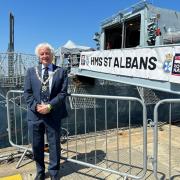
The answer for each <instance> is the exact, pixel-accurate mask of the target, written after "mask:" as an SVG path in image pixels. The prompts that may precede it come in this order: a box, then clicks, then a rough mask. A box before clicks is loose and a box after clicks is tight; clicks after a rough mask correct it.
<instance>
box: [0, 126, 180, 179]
mask: <svg viewBox="0 0 180 180" xmlns="http://www.w3.org/2000/svg"><path fill="white" fill-rule="evenodd" d="M169 128H171V132H172V135H171V137H172V141H171V145H172V150H171V154H172V156H171V163H170V165H171V172H169V169H168V168H169V158H168V157H169V156H168V155H169V150H168V149H169V138H168V132H169ZM179 128H180V127H179V126H177V125H176V126H169V125H168V124H166V125H162V126H161V127H160V128H159V136H158V137H159V142H158V144H159V149H158V177H159V178H160V179H168V177H169V175H171V177H173V179H177V180H178V179H180V165H179V164H180V138H179V132H180V131H179V130H180V129H179ZM128 132H129V130H119V131H118V132H117V131H116V130H111V131H109V132H108V134H104V133H102V134H101V135H99V136H98V137H97V138H96V140H97V147H96V165H98V166H100V167H104V168H110V169H113V170H116V171H119V172H124V173H129V174H133V175H136V176H141V174H142V172H143V169H142V162H143V160H142V157H143V156H142V152H143V145H142V128H141V127H139V128H133V129H131V141H132V147H131V149H129V147H128V141H129V135H128ZM117 133H118V136H119V147H120V148H119V149H120V157H119V159H120V163H117V158H118V157H117V150H118V149H117V148H116V144H117V137H116V136H115V134H117ZM105 137H108V138H107V139H108V144H109V146H108V149H107V150H108V151H107V152H106V148H105V142H104V140H105ZM78 139H79V140H78V141H76V142H75V139H73V138H72V139H71V140H69V142H68V147H69V149H70V152H68V157H71V158H72V159H78V160H80V161H83V162H84V161H86V162H88V163H91V164H95V158H94V153H95V151H94V150H93V143H94V140H93V136H92V134H91V135H89V136H86V138H85V139H84V138H78ZM147 139H148V140H147V155H148V156H147V157H148V161H147V162H148V163H147V172H146V175H145V177H144V178H142V179H143V180H145V179H148V180H154V179H155V177H154V175H153V171H152V161H151V157H152V154H153V130H152V128H151V127H148V131H147ZM84 140H85V141H86V143H87V147H86V152H87V153H86V155H85V153H84V146H83V145H84ZM77 144H78V146H76V145H77ZM62 147H64V148H65V147H66V143H65V144H63V145H62ZM77 149H78V155H76V153H75V151H76V150H77ZM129 150H130V151H131V157H130V159H129V156H127V153H128V152H129ZM15 152H17V150H16V149H15V148H13V147H11V148H5V149H0V154H1V156H2V155H3V154H11V156H9V158H8V160H7V159H6V160H4V161H2V160H1V161H0V178H3V177H6V176H10V175H15V174H21V176H22V178H23V180H33V179H34V177H35V174H36V172H35V163H34V162H33V161H32V159H30V158H28V156H27V157H25V159H24V160H23V161H22V163H21V164H20V167H19V168H18V169H16V165H17V162H18V160H19V157H16V158H13V154H15ZM62 155H63V157H66V156H67V152H66V151H62ZM14 156H15V155H14ZM127 162H131V166H129V164H128V163H127ZM46 167H48V157H46ZM60 172H61V179H62V180H69V179H72V180H81V179H82V180H95V179H98V180H103V179H107V180H120V179H124V178H123V177H122V176H120V175H117V174H112V173H109V172H105V171H102V170H98V169H94V168H89V167H85V166H82V165H79V164H76V163H72V162H69V161H65V160H61V169H60ZM169 173H171V174H169ZM46 179H47V180H48V179H50V178H49V175H48V173H47V174H46Z"/></svg>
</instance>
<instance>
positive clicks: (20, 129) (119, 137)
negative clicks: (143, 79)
mask: <svg viewBox="0 0 180 180" xmlns="http://www.w3.org/2000/svg"><path fill="white" fill-rule="evenodd" d="M71 96H72V97H73V98H74V101H75V102H76V100H79V99H80V98H82V99H83V101H82V102H84V106H83V108H81V109H79V108H76V103H75V107H74V109H71V108H69V109H68V111H69V115H68V117H67V118H65V119H63V120H62V126H63V128H65V131H64V132H65V136H63V138H64V137H65V138H64V141H63V142H62V141H61V142H62V145H61V147H62V159H65V160H67V161H69V162H73V163H76V164H78V165H80V166H81V167H82V166H83V167H90V168H94V169H96V170H100V171H105V172H107V173H110V174H114V177H116V178H119V177H123V178H124V179H126V178H132V179H141V178H143V177H144V176H145V174H146V171H147V120H146V106H145V104H144V103H143V101H142V100H141V99H139V98H135V97H125V96H123V97H121V96H105V95H87V94H71ZM89 98H90V99H93V101H94V106H93V107H94V108H89V107H86V99H87V101H88V99H89ZM6 103H7V117H8V118H7V119H8V135H9V142H10V144H11V145H12V146H14V147H16V148H18V149H21V150H23V151H24V152H23V154H22V156H21V158H20V160H19V162H18V164H17V166H16V168H18V167H19V166H20V163H21V161H22V160H23V158H24V156H25V155H26V153H27V152H30V153H31V152H32V150H31V146H30V141H29V134H28V127H27V119H26V109H27V108H26V103H25V100H24V98H23V91H17V90H10V91H8V93H7V96H6ZM67 106H70V105H68V102H67ZM97 107H98V108H97ZM134 107H135V108H134ZM134 111H137V112H136V113H135V112H134ZM137 114H138V116H137ZM137 118H138V122H139V123H140V125H139V126H140V131H139V130H138V131H137V127H136V125H135V124H136V123H135V122H134V121H135V119H137ZM139 126H138V127H139ZM124 138H125V139H124ZM137 143H138V145H139V146H141V148H142V151H137V148H136V147H137ZM45 154H46V155H48V153H45Z"/></svg>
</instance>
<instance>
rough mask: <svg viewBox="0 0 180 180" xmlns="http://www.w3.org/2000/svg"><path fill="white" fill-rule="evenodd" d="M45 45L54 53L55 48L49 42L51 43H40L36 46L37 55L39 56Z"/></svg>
mask: <svg viewBox="0 0 180 180" xmlns="http://www.w3.org/2000/svg"><path fill="white" fill-rule="evenodd" d="M43 47H47V48H49V49H50V51H51V54H52V55H54V48H53V47H52V46H51V45H50V44H49V43H46V42H45V43H40V44H38V45H37V46H36V48H35V54H36V56H37V57H39V49H41V48H43Z"/></svg>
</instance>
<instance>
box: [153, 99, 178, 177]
mask: <svg viewBox="0 0 180 180" xmlns="http://www.w3.org/2000/svg"><path fill="white" fill-rule="evenodd" d="M162 106H163V108H164V109H165V110H164V111H163V113H164V117H166V118H165V120H164V123H163V125H161V126H159V123H158V122H159V121H161V119H160V118H159V114H160V112H161V111H160V108H161V107H162ZM179 108H180V99H164V100H161V101H159V102H158V103H157V104H156V106H155V108H154V124H153V129H154V143H153V144H154V149H153V161H152V162H153V168H154V176H155V177H156V179H180V165H179V164H180V147H179V145H180V138H179V125H180V122H179V120H180V112H179ZM177 112H179V113H177ZM175 114H178V116H176V117H174V115H175ZM162 162H163V163H162ZM159 172H163V173H161V174H160V173H159Z"/></svg>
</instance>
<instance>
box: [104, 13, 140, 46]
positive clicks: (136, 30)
mask: <svg viewBox="0 0 180 180" xmlns="http://www.w3.org/2000/svg"><path fill="white" fill-rule="evenodd" d="M140 24H141V16H140V15H138V16H136V17H133V18H131V19H127V20H125V22H124V41H123V42H122V28H123V24H122V23H121V24H117V25H116V26H111V27H108V28H106V29H105V44H104V45H105V48H104V49H120V48H121V46H122V44H123V48H130V47H136V46H138V45H139V44H140Z"/></svg>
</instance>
